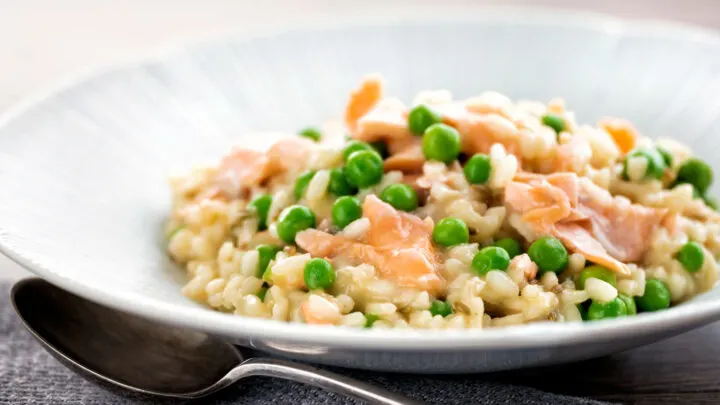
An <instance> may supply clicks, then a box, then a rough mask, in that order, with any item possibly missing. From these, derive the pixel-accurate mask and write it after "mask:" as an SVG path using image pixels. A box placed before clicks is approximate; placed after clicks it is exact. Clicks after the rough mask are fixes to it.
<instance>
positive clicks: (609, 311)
mask: <svg viewBox="0 0 720 405" xmlns="http://www.w3.org/2000/svg"><path fill="white" fill-rule="evenodd" d="M627 313H628V312H627V306H626V305H625V301H623V300H621V299H619V298H615V299H613V300H612V301H610V302H598V301H593V302H592V304H590V308H588V313H587V317H588V320H590V321H598V320H600V319H608V318H619V317H621V316H626V315H627Z"/></svg>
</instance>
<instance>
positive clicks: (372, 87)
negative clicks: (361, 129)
mask: <svg viewBox="0 0 720 405" xmlns="http://www.w3.org/2000/svg"><path fill="white" fill-rule="evenodd" d="M383 93H384V91H383V80H382V77H380V76H379V75H369V76H367V77H365V79H364V80H363V82H362V83H360V87H358V88H357V89H355V90H354V91H353V92H352V93H350V100H349V101H348V104H347V106H346V107H345V125H347V127H348V129H349V130H350V132H351V133H353V132H355V129H356V126H357V122H358V120H359V119H360V118H361V117H362V116H364V115H365V114H367V113H368V112H369V111H370V110H371V109H372V108H373V107H375V104H377V103H378V101H380V100H381V99H382V98H383Z"/></svg>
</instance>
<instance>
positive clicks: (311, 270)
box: [303, 258, 335, 290]
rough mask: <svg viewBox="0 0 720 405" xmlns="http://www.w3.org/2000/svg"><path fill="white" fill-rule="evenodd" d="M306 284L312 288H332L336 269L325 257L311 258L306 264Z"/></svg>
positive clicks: (304, 274)
mask: <svg viewBox="0 0 720 405" xmlns="http://www.w3.org/2000/svg"><path fill="white" fill-rule="evenodd" d="M303 276H304V278H305V285H306V286H307V288H308V289H310V290H317V289H325V288H330V287H331V286H332V285H333V283H334V282H335V269H333V266H332V264H330V262H329V261H327V260H325V259H320V258H315V259H310V260H308V262H307V263H306V264H305V272H304V273H303Z"/></svg>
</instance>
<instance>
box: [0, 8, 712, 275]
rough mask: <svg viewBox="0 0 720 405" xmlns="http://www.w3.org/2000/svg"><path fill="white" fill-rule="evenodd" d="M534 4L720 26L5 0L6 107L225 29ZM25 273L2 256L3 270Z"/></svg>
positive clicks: (664, 14) (653, 11)
mask: <svg viewBox="0 0 720 405" xmlns="http://www.w3.org/2000/svg"><path fill="white" fill-rule="evenodd" d="M439 1H443V4H444V7H447V8H452V7H457V6H461V5H463V4H467V3H473V4H475V5H493V6H498V5H501V6H512V5H532V6H540V7H543V6H549V7H563V8H571V9H579V10H583V11H599V12H604V13H609V14H613V15H616V16H620V17H628V18H654V19H667V20H675V21H680V22H685V23H692V24H698V25H703V26H706V27H710V28H715V29H720V0H600V1H598V0H536V1H529V0H525V1H522V0H361V1H360V0H357V1H355V0H0V111H2V110H3V109H5V108H6V107H7V106H9V105H10V104H12V103H13V102H14V101H16V100H18V99H19V98H20V97H21V96H22V95H24V94H26V93H28V92H31V91H34V90H36V89H38V88H41V87H43V86H46V85H47V84H49V83H52V82H53V81H55V80H57V79H58V78H60V77H63V76H65V75H68V74H70V73H71V72H73V71H76V70H78V69H80V68H82V67H83V66H86V65H97V64H102V63H109V62H111V61H114V60H122V59H127V58H130V57H132V56H133V55H138V54H147V53H150V52H151V51H152V50H153V49H155V48H157V47H161V46H162V45H163V44H167V43H169V42H175V41H178V40H183V39H193V38H198V37H200V38H202V37H203V36H209V35H213V34H216V33H218V32H220V33H222V32H235V31H242V30H249V31H252V30H256V29H260V28H262V27H267V26H273V25H282V24H286V23H288V22H291V21H294V20H298V19H313V18H325V17H328V16H329V17H332V16H333V15H338V14H342V13H348V12H351V13H362V14H374V13H378V11H377V10H378V7H379V6H382V7H385V8H391V9H394V10H397V9H402V10H404V11H406V12H408V13H411V12H412V11H413V10H415V9H418V8H421V7H425V6H428V5H431V4H437V3H438V2H439ZM22 274H24V272H23V271H22V270H20V269H19V267H18V266H15V265H14V264H11V263H10V262H9V261H8V260H7V259H5V258H4V257H2V256H0V277H18V276H20V275H22Z"/></svg>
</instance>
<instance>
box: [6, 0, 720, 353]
mask: <svg viewBox="0 0 720 405" xmlns="http://www.w3.org/2000/svg"><path fill="white" fill-rule="evenodd" d="M405 11H406V12H404V13H402V14H399V13H396V12H389V13H384V14H383V15H381V16H378V14H377V13H367V12H363V13H357V14H353V15H352V16H344V17H341V18H336V16H333V19H332V20H329V19H328V18H317V19H315V18H313V19H308V20H305V21H303V22H299V23H295V24H292V25H289V26H284V27H270V28H268V29H265V30H262V31H260V32H258V31H256V32H253V33H247V32H242V31H240V32H237V31H236V32H234V33H220V34H215V35H209V36H208V35H206V36H203V37H202V38H199V39H197V40H194V41H190V42H188V41H183V42H177V43H171V44H169V45H168V46H165V47H161V48H159V49H157V50H155V51H153V52H152V53H150V54H148V55H140V56H136V57H133V58H130V59H128V60H125V61H116V62H114V63H103V64H101V65H99V66H92V67H88V68H85V69H82V70H80V71H78V72H77V73H75V74H72V75H69V76H67V77H66V78H65V79H62V80H60V81H58V82H57V83H56V84H55V85H52V86H49V87H46V88H44V89H41V90H39V91H37V92H34V93H31V94H30V95H29V96H27V97H24V98H23V99H21V100H20V101H19V102H17V103H16V104H14V105H12V106H11V107H10V108H8V109H6V110H5V111H4V112H3V113H2V114H0V135H1V134H2V133H3V130H4V129H5V128H6V127H7V126H8V125H9V124H10V123H11V122H12V121H13V120H15V119H16V118H19V117H21V116H22V115H23V114H24V113H26V112H29V111H31V110H32V109H33V108H35V107H37V106H41V105H42V104H43V102H45V101H47V100H51V99H53V98H55V97H59V96H61V95H62V94H63V93H64V92H65V91H67V90H69V89H71V88H72V87H74V86H76V85H78V84H80V83H83V82H85V81H88V80H91V79H101V78H102V77H104V76H106V75H108V74H110V73H112V72H114V71H119V70H127V69H132V68H134V67H138V66H143V65H147V64H151V63H153V62H160V61H163V60H166V59H169V58H170V57H172V56H174V55H178V54H184V53H189V52H192V50H193V49H195V48H200V47H202V46H205V45H212V44H213V43H217V42H219V41H234V42H240V41H252V40H253V39H257V38H267V37H273V36H278V35H284V34H285V35H287V34H290V33H292V32H294V31H298V30H301V31H332V30H342V29H346V28H363V27H365V28H367V27H373V26H385V25H388V24H393V25H401V26H418V25H419V26H422V25H428V24H430V25H433V24H442V23H452V22H461V23H476V24H482V23H497V24H500V23H504V24H528V25H529V24H539V25H543V24H545V25H552V26H562V27H566V28H575V29H579V30H588V31H594V32H598V33H601V34H605V35H610V36H618V37H622V36H625V37H627V36H632V37H649V38H673V39H682V40H685V41H690V42H703V43H710V44H713V45H716V46H717V47H718V49H719V50H720V31H716V30H713V29H710V28H704V27H697V26H694V25H690V24H685V23H677V22H667V21H662V20H649V19H632V20H629V19H621V18H617V17H612V16H609V15H606V14H601V13H595V12H586V11H570V10H566V9H549V8H542V7H515V6H513V7H497V6H482V5H464V6H460V7H458V6H454V7H449V8H445V7H437V6H431V7H427V6H423V7H417V8H415V7H414V8H413V9H412V10H405ZM5 237H6V233H5V232H3V230H2V226H1V225H0V253H2V254H4V255H6V256H7V257H9V258H10V259H11V260H13V261H15V262H16V263H18V264H19V265H21V266H23V267H24V268H26V269H28V270H30V271H31V272H33V273H35V274H37V275H39V276H41V277H42V278H44V279H46V280H48V281H49V282H51V283H53V284H55V285H57V286H59V287H61V288H64V289H66V290H68V291H70V292H72V293H75V294H78V295H80V296H82V297H85V298H87V299H90V300H92V301H95V302H98V303H101V304H104V305H108V306H110V307H114V308H117V309H120V310H124V311H127V312H132V313H135V314H138V315H141V316H144V317H147V318H150V319H154V320H156V321H159V322H164V323H172V324H174V325H178V326H182V327H188V328H192V329H196V330H197V329H199V330H204V331H206V332H209V333H213V334H218V335H224V336H233V337H245V338H250V342H249V343H250V344H252V341H253V340H258V341H260V340H262V341H264V342H266V344H267V342H273V341H276V342H296V343H303V344H307V345H314V346H320V347H327V346H330V347H352V348H357V349H374V350H394V351H404V350H435V351H443V350H457V349H520V348H530V347H537V346H547V347H552V346H562V345H567V344H578V343H583V342H596V341H599V340H610V339H619V338H621V337H629V336H632V335H637V334H638V333H639V332H640V331H642V333H643V334H651V333H655V332H660V331H663V330H667V329H670V328H672V327H680V326H683V325H695V326H699V324H700V323H701V322H703V321H706V320H710V319H711V318H720V300H707V301H701V302H697V301H690V302H688V303H685V304H683V305H680V306H678V307H673V308H670V309H668V310H665V311H661V312H658V313H652V314H640V315H638V316H636V317H632V318H621V319H615V320H609V321H597V322H592V323H580V322H577V323H551V322H543V323H535V324H529V325H527V324H525V325H516V326H508V327H502V328H492V329H488V330H484V329H460V330H442V331H434V330H420V329H402V330H393V329H389V330H363V329H356V328H343V327H337V326H314V325H306V324H301V323H292V322H290V323H286V322H278V321H271V320H266V319H259V318H252V317H242V316H237V315H231V314H225V313H220V312H217V311H214V310H211V309H208V308H203V307H183V306H180V305H177V304H171V303H168V302H164V301H161V300H159V299H157V298H152V297H147V296H144V295H140V294H137V293H132V292H122V291H114V290H99V289H96V288H93V287H92V286H91V285H89V284H87V283H84V282H82V281H77V280H74V279H70V278H67V277H64V276H63V275H61V274H58V273H56V272H54V271H52V270H50V269H49V268H46V267H44V266H39V265H37V264H36V263H34V261H33V260H32V259H31V258H30V257H26V256H24V255H22V254H20V253H18V252H16V251H14V250H13V248H12V246H10V244H8V243H7V240H6V239H5ZM180 287H181V286H180V285H178V288H180ZM538 336H543V339H538ZM449 342H452V345H448V343H449Z"/></svg>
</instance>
